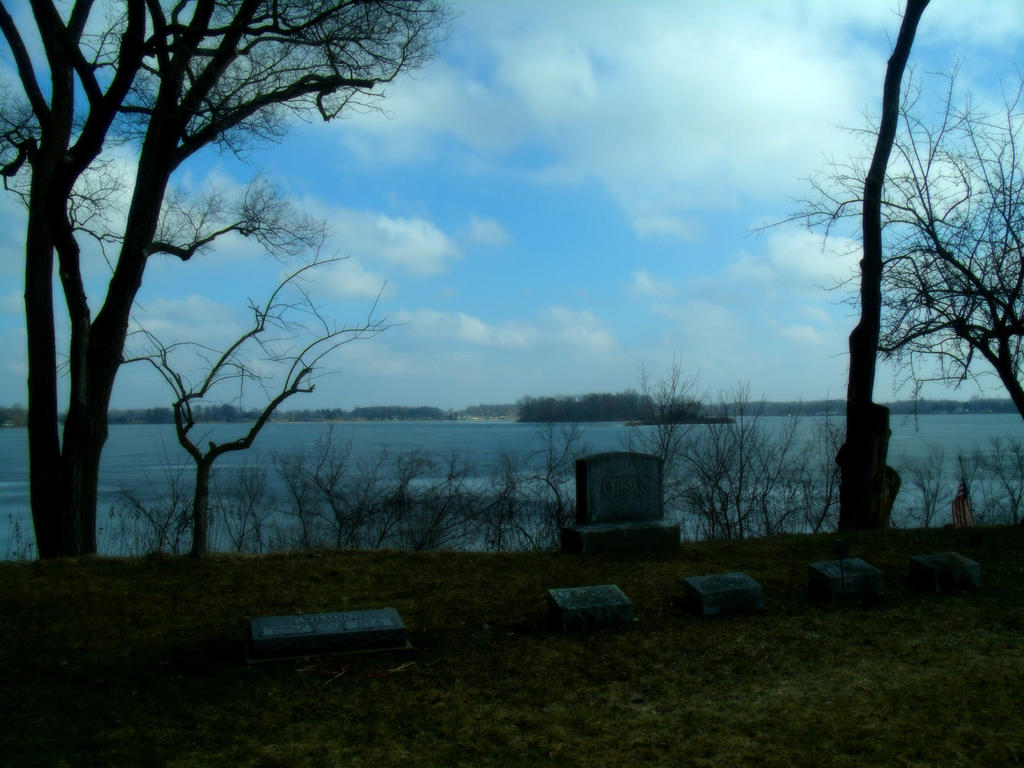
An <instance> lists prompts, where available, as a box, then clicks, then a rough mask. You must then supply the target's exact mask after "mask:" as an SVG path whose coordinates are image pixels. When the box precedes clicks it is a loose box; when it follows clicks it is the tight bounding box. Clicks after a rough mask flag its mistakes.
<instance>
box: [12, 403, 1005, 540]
mask: <svg viewBox="0 0 1024 768" xmlns="http://www.w3.org/2000/svg"><path fill="white" fill-rule="evenodd" d="M784 421H785V420H784V419H782V418H774V417H773V418H765V419H764V423H765V424H766V425H769V426H777V425H780V424H782V423H783V422H784ZM816 421H817V419H815V418H805V419H803V420H802V421H801V425H800V429H801V431H803V432H805V433H806V434H810V432H811V430H812V429H813V427H814V424H815V422H816ZM891 427H892V432H893V435H892V439H891V441H890V449H889V456H890V462H889V463H890V464H892V465H893V466H895V467H896V468H897V469H899V467H900V464H901V463H903V462H904V461H906V460H907V459H911V458H916V457H922V456H925V455H927V454H928V452H929V451H930V450H932V449H933V447H940V448H942V450H943V451H944V453H945V457H946V462H947V464H948V471H949V473H950V475H951V483H952V484H953V487H954V489H955V483H956V480H957V479H958V477H957V469H956V465H955V463H956V456H957V453H958V452H967V451H971V450H974V449H978V448H982V449H983V448H985V447H986V446H987V445H988V443H989V441H990V440H991V438H993V437H995V436H1005V437H1014V438H1017V439H1024V422H1022V420H1021V419H1020V418H1019V417H1017V416H1015V415H1012V414H999V415H951V416H922V417H919V418H917V419H913V418H910V417H902V416H896V417H893V418H892V423H891ZM329 428H331V427H330V425H328V424H323V423H305V424H296V423H271V424H268V425H267V426H266V427H265V428H264V430H263V432H262V433H261V434H260V436H259V437H258V438H257V440H256V442H255V444H254V445H253V447H252V448H251V449H250V450H248V451H242V452H237V453H229V454H225V455H224V456H223V457H221V458H220V459H219V460H218V462H217V464H216V465H215V471H217V470H219V471H221V472H222V473H223V472H229V471H231V468H236V469H237V468H238V467H240V466H242V465H243V464H245V465H249V466H263V467H267V468H270V467H272V466H273V458H274V455H275V454H276V453H282V454H288V453H294V452H296V451H297V450H301V449H303V448H307V449H308V448H311V447H312V446H314V445H315V444H316V442H317V440H319V439H321V438H322V437H323V435H324V434H325V433H326V431H327V430H328V429H329ZM244 429H245V425H226V424H218V425H210V426H209V432H208V433H207V434H206V435H205V437H204V440H203V442H204V443H205V442H206V441H207V440H210V439H212V440H215V441H218V442H220V441H223V440H226V439H230V438H232V437H237V436H239V435H241V434H242V433H243V432H244ZM579 429H580V433H581V445H582V446H583V448H584V449H585V451H586V452H598V451H606V450H621V449H622V448H623V446H624V445H625V441H626V439H627V438H628V436H629V435H630V433H631V431H632V430H635V429H637V428H635V427H626V426H624V425H623V424H621V423H600V424H580V425H579ZM698 429H699V427H698ZM333 430H334V437H335V439H336V441H337V442H338V443H340V444H344V443H348V442H351V445H352V453H353V458H356V459H358V458H359V457H368V456H371V455H376V454H378V453H379V452H380V451H381V450H382V449H387V450H388V451H389V452H391V453H393V454H401V453H407V452H410V451H415V450H419V451H423V452H425V453H427V454H430V455H432V456H435V457H439V458H442V459H443V458H446V457H448V456H450V455H451V454H453V453H457V454H459V455H462V456H466V457H467V458H468V459H469V460H470V461H471V462H472V464H473V467H474V474H476V475H478V476H481V477H486V476H488V475H489V474H490V472H491V471H492V470H493V469H494V468H495V467H496V466H497V462H498V460H499V458H500V456H501V453H502V452H508V453H513V454H517V455H520V456H523V455H527V454H530V453H532V452H533V451H535V450H536V449H537V448H538V447H540V446H541V445H542V444H543V442H544V439H543V436H542V431H543V427H541V426H539V425H537V424H519V423H514V422H487V421H456V422H447V421H431V422H343V423H337V424H334V425H333ZM175 465H178V466H182V465H183V466H186V467H190V466H191V460H190V459H189V457H188V456H187V454H185V452H184V451H183V450H182V449H181V447H180V446H178V444H177V441H176V439H175V434H174V428H173V427H172V426H170V425H130V426H129V425H114V426H112V427H111V428H110V438H109V440H108V442H107V445H106V448H105V450H104V452H103V461H102V465H101V472H100V492H99V510H100V511H101V513H102V511H104V510H107V509H109V508H110V507H111V506H113V505H116V504H117V502H118V500H119V491H120V490H121V489H122V488H126V487H134V488H141V487H143V486H146V485H148V483H149V482H150V481H151V482H153V483H157V484H159V483H160V482H162V478H163V475H164V472H165V468H166V467H167V466H175ZM16 531H18V532H20V534H21V535H22V536H25V535H29V536H31V531H32V524H31V517H30V514H29V495H28V435H27V431H26V430H25V429H0V553H6V552H10V550H11V546H10V544H11V537H12V535H14V534H15V532H16Z"/></svg>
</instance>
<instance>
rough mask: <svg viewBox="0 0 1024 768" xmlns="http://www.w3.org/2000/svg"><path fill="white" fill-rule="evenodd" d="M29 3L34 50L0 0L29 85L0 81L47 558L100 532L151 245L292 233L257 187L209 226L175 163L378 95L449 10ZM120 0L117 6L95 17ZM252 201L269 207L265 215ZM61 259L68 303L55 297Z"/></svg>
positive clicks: (38, 510) (206, 1) (417, 1)
mask: <svg viewBox="0 0 1024 768" xmlns="http://www.w3.org/2000/svg"><path fill="white" fill-rule="evenodd" d="M30 6H31V13H32V17H33V20H34V22H35V29H34V30H33V34H35V35H37V36H38V39H39V41H40V42H41V51H42V55H41V56H40V57H38V58H36V59H33V57H32V56H31V55H30V53H29V44H27V43H26V38H25V37H24V35H23V32H22V30H19V28H18V26H17V25H16V23H15V21H14V19H13V18H12V16H11V14H10V12H9V11H8V9H7V4H6V3H5V2H0V32H2V33H3V37H4V40H5V41H6V43H7V46H8V48H9V51H10V55H11V59H12V60H13V62H14V65H15V70H16V73H17V78H18V81H19V85H20V91H19V92H17V93H16V92H15V91H14V90H13V89H10V88H5V89H2V90H0V98H2V99H3V101H2V103H0V107H2V108H0V115H3V117H2V124H0V175H2V177H3V178H4V182H5V187H6V188H7V189H10V190H13V191H14V192H15V193H16V194H18V195H20V197H21V199H22V200H23V201H24V202H25V204H26V206H27V209H28V223H27V228H26V233H25V319H26V330H27V342H28V344H27V346H28V392H29V414H28V430H29V456H30V462H29V464H30V478H29V479H30V494H31V503H32V515H33V523H34V525H35V532H36V540H37V545H38V550H39V555H40V557H44V558H46V557H57V556H63V555H77V554H84V553H90V552H95V550H96V491H97V483H98V478H99V461H100V454H101V452H102V449H103V445H104V443H105V442H106V438H107V409H108V406H109V402H110V395H111V391H112V388H113V384H114V378H115V376H116V374H117V371H118V368H119V367H120V365H121V363H122V352H123V349H124V343H125V337H126V334H127V332H128V324H129V316H130V313H131V308H132V305H133V302H134V299H135V296H136V294H137V292H138V290H139V287H140V285H141V283H142V277H143V273H144V271H145V269H146V265H147V262H148V260H149V258H150V257H151V256H153V255H154V254H166V255H170V256H172V257H177V258H179V259H181V260H183V261H184V260H188V259H189V258H191V256H192V255H193V254H195V253H196V252H197V250H198V249H200V248H202V247H204V246H207V245H209V244H210V243H211V242H213V240H215V239H216V238H217V237H219V236H220V235H222V234H224V233H225V232H228V231H237V232H239V233H241V234H243V235H249V236H254V237H258V238H259V239H261V240H262V241H263V242H264V243H269V244H274V243H275V242H287V241H288V239H289V233H288V222H287V221H285V220H282V219H280V218H275V217H274V216H273V215H272V211H273V206H271V209H270V210H265V209H261V207H260V205H259V204H258V201H256V202H255V203H254V204H253V205H251V206H245V205H243V206H241V207H240V212H241V213H242V214H243V215H242V216H241V217H240V218H237V219H235V220H234V221H228V222H227V223H224V222H222V221H218V222H216V223H214V222H209V224H210V226H207V224H208V222H207V221H206V219H205V218H204V217H203V216H199V217H198V218H197V217H195V216H192V215H191V214H189V213H187V211H188V210H189V209H190V207H189V206H182V205H181V204H180V202H179V201H178V200H175V199H174V198H173V197H170V198H168V196H167V190H168V188H169V186H170V185H171V183H172V179H173V177H174V174H175V172H176V171H178V169H179V168H180V167H181V165H182V163H184V162H185V161H186V160H187V159H188V158H190V157H192V156H193V155H195V154H196V153H197V152H199V151H200V150H202V149H204V148H206V147H210V146H214V147H216V148H218V149H221V150H225V151H229V152H234V153H236V154H237V153H238V152H240V151H243V150H244V149H246V148H247V147H248V146H250V145H251V143H252V142H253V141H258V140H266V139H270V140H273V139H277V138H279V137H280V136H282V135H283V134H284V133H285V131H286V129H287V127H288V120H289V118H290V116H291V115H293V114H297V115H299V116H302V115H316V116H319V117H320V118H322V119H324V120H330V119H332V118H334V117H337V116H338V115H340V114H341V113H342V112H344V111H345V109H346V108H347V107H348V106H350V105H352V104H354V103H355V104H363V105H367V104H373V103H374V99H375V98H376V97H378V96H379V95H380V93H379V91H376V90H375V89H376V88H377V87H378V86H379V85H380V84H381V83H385V82H389V81H391V80H393V79H394V78H395V77H396V76H397V75H398V74H399V73H400V72H402V71H405V70H408V69H410V68H415V67H417V66H419V65H421V64H422V63H423V62H424V61H426V60H427V59H428V58H429V56H430V55H431V53H432V49H433V45H434V43H435V42H436V40H437V37H438V34H439V31H441V30H442V29H443V26H444V23H445V12H444V9H443V7H442V6H441V5H440V2H439V0H379V1H377V2H358V1H357V0H316V1H315V2H314V0H296V2H288V3H281V2H276V0H223V1H221V2H217V1H215V0H180V1H179V2H175V3H173V4H166V5H165V4H161V3H160V2H158V0H150V1H147V0H126V2H125V3H124V4H123V5H121V6H120V7H119V9H118V7H117V6H110V5H109V4H106V3H100V4H94V3H93V2H91V1H90V0H76V1H75V2H73V3H60V4H58V3H56V2H53V0H32V2H31V3H30ZM97 6H98V8H97ZM112 7H113V8H115V14H116V13H117V12H118V10H119V11H120V15H119V16H116V17H115V18H112V19H109V18H103V19H101V18H94V17H98V16H100V15H101V14H105V13H108V11H109V10H110V9H111V8H112ZM95 30H98V31H95ZM26 34H27V32H26ZM44 78H45V79H44ZM126 142H127V143H129V144H130V145H131V146H133V147H136V148H137V150H138V155H137V161H136V164H135V167H134V178H133V179H131V180H130V183H129V184H128V185H127V187H128V189H130V190H131V194H130V201H129V202H128V204H127V211H126V212H125V215H124V216H114V215H112V214H111V215H108V216H107V217H106V219H104V217H103V216H102V215H101V214H102V213H103V212H104V211H107V213H108V214H109V209H108V208H106V207H105V204H104V200H105V196H106V195H109V194H112V190H114V189H115V187H116V186H118V185H117V184H116V183H115V182H114V181H113V180H110V179H107V178H105V175H104V171H105V169H109V168H110V167H111V165H110V157H111V155H110V153H111V152H112V151H114V150H116V149H117V147H118V145H122V144H124V143H126ZM165 203H166V205H165ZM199 209H201V210H210V208H209V206H207V207H206V208H203V206H200V207H199ZM192 210H195V209H192ZM213 210H216V206H214V208H213ZM261 210H262V211H263V213H266V214H267V216H264V215H263V213H261ZM176 211H177V213H176ZM247 212H248V213H255V214H257V218H256V221H255V223H254V222H253V221H249V220H246V217H245V215H244V214H246V213H247ZM179 214H181V215H179ZM161 221H168V222H173V223H175V224H176V225H181V226H174V227H171V229H170V230H167V231H168V232H173V233H174V234H175V235H177V236H182V235H186V236H185V237H183V238H182V239H174V240H166V239H164V234H165V232H164V231H163V230H162V229H161ZM107 225H109V227H108V226H107ZM185 225H194V226H191V227H190V226H185ZM83 228H87V229H88V230H89V232H90V233H91V234H92V236H93V237H95V238H96V239H97V240H99V241H101V242H102V243H103V244H104V246H105V247H106V248H109V249H110V252H111V256H110V265H111V275H110V280H109V283H108V287H107V290H106V294H105V296H103V297H102V299H101V301H100V302H99V305H98V309H97V310H96V311H95V313H94V311H93V308H92V307H91V306H90V297H89V296H88V295H87V293H86V288H85V280H84V276H83V268H82V247H81V243H80V237H82V236H84V234H83V231H82V230H83ZM55 259H56V265H57V273H58V275H59V279H60V286H61V291H62V293H63V305H64V307H63V308H60V307H57V306H55V302H54V277H55V275H54V266H55ZM93 304H95V297H93ZM65 310H66V313H67V316H68V318H69V321H70V340H69V343H68V348H67V353H66V370H67V376H68V380H69V391H70V396H69V401H68V405H67V414H66V417H65V420H64V424H63V428H61V427H60V425H59V424H58V388H57V373H56V371H57V367H58V366H57V361H58V354H57V343H56V322H55V318H56V316H57V314H58V313H63V312H64V311H65Z"/></svg>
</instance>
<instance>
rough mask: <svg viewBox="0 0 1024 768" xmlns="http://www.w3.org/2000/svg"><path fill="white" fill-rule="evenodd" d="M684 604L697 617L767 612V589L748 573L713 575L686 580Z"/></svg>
mask: <svg viewBox="0 0 1024 768" xmlns="http://www.w3.org/2000/svg"><path fill="white" fill-rule="evenodd" d="M683 584H684V595H683V601H684V603H685V605H686V608H687V610H689V611H690V612H691V613H695V614H696V615H698V616H722V615H725V614H733V613H756V612H758V611H763V610H764V589H763V588H762V587H761V585H760V584H758V583H757V582H756V581H754V580H753V579H752V578H750V577H749V576H748V575H747V574H745V573H740V572H738V571H737V572H734V573H712V574H707V575H705V576H690V577H689V578H687V579H684V580H683Z"/></svg>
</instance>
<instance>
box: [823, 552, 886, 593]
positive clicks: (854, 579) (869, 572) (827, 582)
mask: <svg viewBox="0 0 1024 768" xmlns="http://www.w3.org/2000/svg"><path fill="white" fill-rule="evenodd" d="M807 593H808V595H809V596H810V597H811V598H812V599H814V600H825V601H832V600H844V599H845V600H862V601H871V600H877V599H879V598H881V597H882V596H884V595H885V580H884V578H883V576H882V572H881V571H880V570H878V569H877V568H875V566H873V565H871V564H870V563H866V562H864V561H863V560H861V559H860V558H859V557H852V558H850V559H848V560H828V561H825V562H821V563H812V564H811V567H810V570H809V572H808V580H807Z"/></svg>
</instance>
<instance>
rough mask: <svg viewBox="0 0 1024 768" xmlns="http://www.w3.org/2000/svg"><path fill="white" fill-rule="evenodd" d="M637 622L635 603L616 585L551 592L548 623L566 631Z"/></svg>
mask: <svg viewBox="0 0 1024 768" xmlns="http://www.w3.org/2000/svg"><path fill="white" fill-rule="evenodd" d="M632 620H633V603H631V602H630V600H629V598H628V597H626V595H625V593H623V591H622V590H621V589H619V588H618V586H616V585H615V584H604V585H601V586H596V587H570V588H566V589H549V590H548V621H549V622H550V624H551V625H552V626H553V627H555V628H557V629H561V630H563V631H565V630H574V629H598V628H600V627H604V626H608V625H611V624H626V623H629V622H631V621H632Z"/></svg>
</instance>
